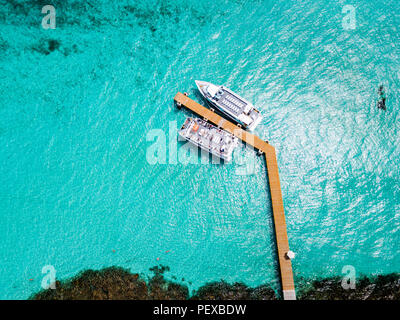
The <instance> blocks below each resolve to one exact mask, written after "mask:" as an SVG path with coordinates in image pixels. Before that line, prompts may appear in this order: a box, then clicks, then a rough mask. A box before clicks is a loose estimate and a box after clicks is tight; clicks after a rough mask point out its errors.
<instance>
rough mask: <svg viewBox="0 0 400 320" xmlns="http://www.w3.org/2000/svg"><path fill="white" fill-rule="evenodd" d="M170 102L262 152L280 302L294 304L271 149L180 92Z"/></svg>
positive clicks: (280, 193) (274, 156) (279, 197)
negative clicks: (272, 223)
mask: <svg viewBox="0 0 400 320" xmlns="http://www.w3.org/2000/svg"><path fill="white" fill-rule="evenodd" d="M174 100H175V102H176V103H177V104H178V105H181V106H184V107H186V108H187V109H189V110H191V111H193V112H194V113H197V114H198V115H199V116H200V117H202V118H204V119H206V120H207V121H209V122H211V123H213V124H215V125H216V126H218V127H220V128H222V129H224V130H226V131H228V132H230V133H232V134H233V135H235V136H236V137H238V138H239V139H241V140H242V141H243V142H245V143H246V144H248V145H251V146H252V147H254V148H255V149H256V150H257V151H258V152H262V153H263V154H264V158H265V162H266V165H267V171H268V180H269V189H270V193H271V201H272V211H273V216H274V227H275V237H276V244H277V248H278V257H279V267H280V275H281V284H282V292H283V298H284V299H285V300H296V292H295V287H294V281H293V270H292V263H291V261H290V259H288V258H287V257H286V253H287V252H288V251H289V241H288V236H287V232H286V221H285V212H284V208H283V200H282V191H281V184H280V180H279V171H278V161H277V158H276V152H275V148H274V147H273V146H271V145H270V144H268V142H266V141H264V140H262V139H260V138H259V137H258V136H256V135H254V134H252V133H250V132H247V131H245V130H243V129H241V128H239V127H238V126H237V125H235V124H233V123H232V122H230V121H228V120H226V119H224V118H223V117H221V116H219V115H218V114H216V113H215V112H213V111H212V110H210V109H208V108H205V107H203V106H202V105H200V104H198V103H197V102H196V101H194V100H192V99H190V98H189V97H187V96H186V95H184V94H182V93H180V92H178V93H177V94H176V95H175V97H174Z"/></svg>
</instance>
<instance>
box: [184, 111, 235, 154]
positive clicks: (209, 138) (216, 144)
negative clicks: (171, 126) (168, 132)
mask: <svg viewBox="0 0 400 320" xmlns="http://www.w3.org/2000/svg"><path fill="white" fill-rule="evenodd" d="M179 136H181V137H182V138H183V139H185V140H187V141H190V142H191V143H193V144H194V145H196V146H198V147H200V148H201V149H203V150H206V151H208V152H210V153H211V154H213V155H215V156H217V157H219V158H222V159H224V160H225V161H227V162H229V161H231V160H232V153H233V150H234V149H235V148H236V147H237V145H238V143H239V140H238V138H236V137H235V136H234V135H232V134H230V133H229V132H227V131H225V130H222V129H220V128H217V127H216V126H214V125H212V124H211V123H208V122H206V121H205V120H202V119H199V118H187V119H186V121H185V123H184V124H183V125H182V127H181V129H180V130H179Z"/></svg>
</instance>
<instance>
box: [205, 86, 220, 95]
mask: <svg viewBox="0 0 400 320" xmlns="http://www.w3.org/2000/svg"><path fill="white" fill-rule="evenodd" d="M207 92H208V94H209V95H210V96H211V97H213V98H214V96H215V95H216V94H217V92H218V87H217V86H214V85H213V84H209V85H208V86H207Z"/></svg>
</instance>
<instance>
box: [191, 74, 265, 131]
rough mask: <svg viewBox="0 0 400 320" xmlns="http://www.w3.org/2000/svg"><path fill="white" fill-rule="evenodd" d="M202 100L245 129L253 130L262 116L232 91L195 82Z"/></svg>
mask: <svg viewBox="0 0 400 320" xmlns="http://www.w3.org/2000/svg"><path fill="white" fill-rule="evenodd" d="M195 82H196V85H197V88H199V91H200V93H201V94H202V95H203V97H204V98H206V99H207V101H208V102H209V103H210V104H211V105H212V106H214V107H216V108H217V109H218V110H219V111H221V112H222V113H224V114H225V115H227V116H228V117H229V118H231V119H232V120H234V121H236V122H237V123H239V124H240V125H241V126H243V127H244V128H245V129H248V130H250V131H252V130H254V128H255V127H256V126H258V125H259V123H260V122H261V120H262V115H261V113H260V111H258V110H257V109H256V108H255V107H254V106H253V105H252V104H251V103H250V102H248V101H247V100H245V99H244V98H242V97H241V96H239V95H238V94H236V93H234V92H233V91H231V90H229V89H228V88H225V87H224V86H218V85H215V84H212V83H210V82H206V81H199V80H195Z"/></svg>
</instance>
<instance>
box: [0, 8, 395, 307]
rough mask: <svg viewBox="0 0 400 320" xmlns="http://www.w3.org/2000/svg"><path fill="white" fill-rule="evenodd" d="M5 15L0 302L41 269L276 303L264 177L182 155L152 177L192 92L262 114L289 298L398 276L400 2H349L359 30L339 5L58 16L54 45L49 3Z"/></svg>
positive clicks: (22, 294)
mask: <svg viewBox="0 0 400 320" xmlns="http://www.w3.org/2000/svg"><path fill="white" fill-rule="evenodd" d="M0 3H1V7H0V8H1V9H0V10H1V11H2V15H1V18H0V23H1V27H0V79H1V83H2V85H1V87H0V150H1V153H0V170H1V172H0V217H1V221H0V222H1V223H0V262H1V263H0V298H2V299H5V298H17V299H24V298H27V297H28V296H29V295H30V294H32V293H34V292H36V291H38V290H39V289H40V285H41V280H42V277H43V275H42V273H41V271H42V267H43V266H45V265H53V266H54V267H55V269H56V271H57V278H59V279H64V278H66V277H70V276H72V275H74V274H76V273H77V272H79V271H81V270H83V269H87V268H95V269H97V268H101V267H104V266H111V265H118V266H123V267H127V268H130V269H131V270H132V271H135V272H143V273H144V274H148V269H149V268H150V267H152V266H154V265H157V264H163V265H168V266H169V267H170V268H171V271H170V273H169V276H173V275H174V276H176V277H177V279H178V280H179V281H182V278H184V279H185V280H184V283H186V284H188V285H189V286H190V288H191V289H195V288H197V287H198V286H200V285H202V284H204V283H206V282H208V281H213V280H220V279H224V280H226V281H229V282H233V281H243V282H245V283H246V284H248V285H252V286H255V285H259V284H262V283H269V284H272V285H273V286H274V287H275V288H278V284H279V278H278V273H277V264H276V256H275V246H274V242H273V229H272V217H271V209H270V199H269V195H268V185H267V182H266V171H265V167H264V164H263V161H262V158H258V157H256V156H255V154H254V153H253V152H252V151H251V150H249V149H246V148H241V149H239V150H237V151H236V157H235V159H239V158H240V159H242V158H246V159H247V160H248V161H254V163H255V165H254V170H253V174H248V175H242V174H240V173H241V171H240V170H241V169H243V166H244V165H241V164H240V163H241V162H240V161H234V163H233V164H228V165H226V164H200V163H199V162H200V158H199V157H198V156H192V158H191V161H192V162H197V164H196V163H189V164H186V165H185V164H183V163H181V162H179V161H178V163H176V164H174V163H173V162H174V157H175V156H176V153H177V152H178V151H175V150H174V146H173V143H171V145H170V146H168V147H167V163H168V164H156V165H152V164H150V163H149V162H148V161H147V160H146V153H147V152H148V149H149V147H150V146H152V145H153V143H154V142H153V141H149V140H150V139H149V138H148V136H147V135H148V133H149V132H153V131H151V130H153V129H161V130H163V132H165V134H166V139H167V140H168V141H170V140H171V141H176V132H175V131H174V130H171V132H169V130H170V126H171V127H172V128H176V127H177V126H180V125H181V123H183V121H184V119H185V117H186V116H188V115H189V114H190V113H189V112H187V111H178V110H176V109H175V108H174V106H173V103H172V98H173V96H174V95H175V93H176V92H177V91H189V92H190V94H191V97H192V98H193V99H195V100H197V101H199V102H201V103H204V102H203V101H202V100H201V99H200V98H199V97H198V96H197V95H196V91H195V85H194V80H195V79H202V80H210V81H212V82H215V83H220V84H225V85H226V86H227V87H230V88H231V89H233V90H234V91H236V92H238V93H241V94H242V95H243V96H244V97H246V98H247V99H248V100H250V101H252V102H253V103H254V104H255V105H256V106H257V107H258V108H259V109H260V110H261V111H262V113H263V114H264V120H263V123H262V124H261V125H260V126H259V127H258V128H257V129H256V133H257V134H258V135H260V136H262V137H264V138H266V139H268V140H269V141H270V143H271V144H273V145H274V146H275V147H276V148H277V151H278V163H279V168H280V175H281V184H282V192H283V197H284V203H285V211H286V217H287V224H288V236H289V242H290V246H291V248H292V250H293V251H295V252H296V253H297V256H296V259H295V260H294V261H293V270H294V273H295V281H296V283H297V284H299V283H300V282H301V281H303V280H302V278H307V279H314V278H316V277H322V276H331V275H339V274H341V270H342V267H343V266H344V265H353V266H354V267H355V268H356V270H357V274H361V273H363V274H367V275H372V274H377V273H379V274H380V273H389V272H394V271H399V268H400V249H399V242H400V235H399V234H400V233H399V231H400V186H399V173H400V172H399V171H400V170H399V165H400V159H399V153H400V147H399V146H398V141H399V140H400V139H399V138H400V132H399V129H398V122H399V117H400V113H399V110H398V107H399V97H398V96H397V93H398V92H399V90H400V81H399V80H400V79H399V78H400V72H399V70H400V68H399V67H400V63H399V61H400V48H399V45H400V39H399V31H400V30H399V29H400V10H399V6H400V5H399V3H398V2H396V1H386V4H383V3H380V2H370V1H361V0H354V1H352V4H353V5H354V6H355V7H356V21H357V24H356V29H355V30H344V29H343V26H342V18H343V16H344V15H343V14H342V8H343V5H345V4H347V3H345V2H344V1H328V0H325V1H318V3H317V2H313V1H302V2H301V3H298V1H287V0H286V1H283V0H279V1H236V2H230V1H201V2H198V1H174V2H170V3H167V2H164V1H158V2H153V3H147V2H145V1H141V2H138V1H137V2H132V1H89V2H87V1H85V2H82V3H80V2H78V1H56V2H53V4H54V5H55V7H56V9H57V28H56V29H55V30H44V29H42V28H41V25H40V23H41V19H42V17H43V15H42V14H41V13H40V11H41V7H42V4H41V2H40V1H25V2H21V1H18V2H17V1H0ZM45 4H47V3H45ZM43 5H44V4H43ZM49 40H57V41H58V42H59V46H58V47H57V45H56V46H55V47H54V48H53V49H54V50H53V51H51V50H49V42H48V41H49ZM379 84H384V85H385V87H386V90H387V93H388V102H387V105H388V110H387V111H386V112H384V111H382V110H378V109H377V108H376V101H377V94H376V90H377V87H378V85H379ZM185 148H186V146H185V145H184V144H183V143H182V142H178V144H177V150H179V152H184V151H185V150H186V149H185ZM182 150H183V151H182ZM206 160H207V159H206ZM203 161H205V160H204V158H203ZM30 279H33V280H30Z"/></svg>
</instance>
